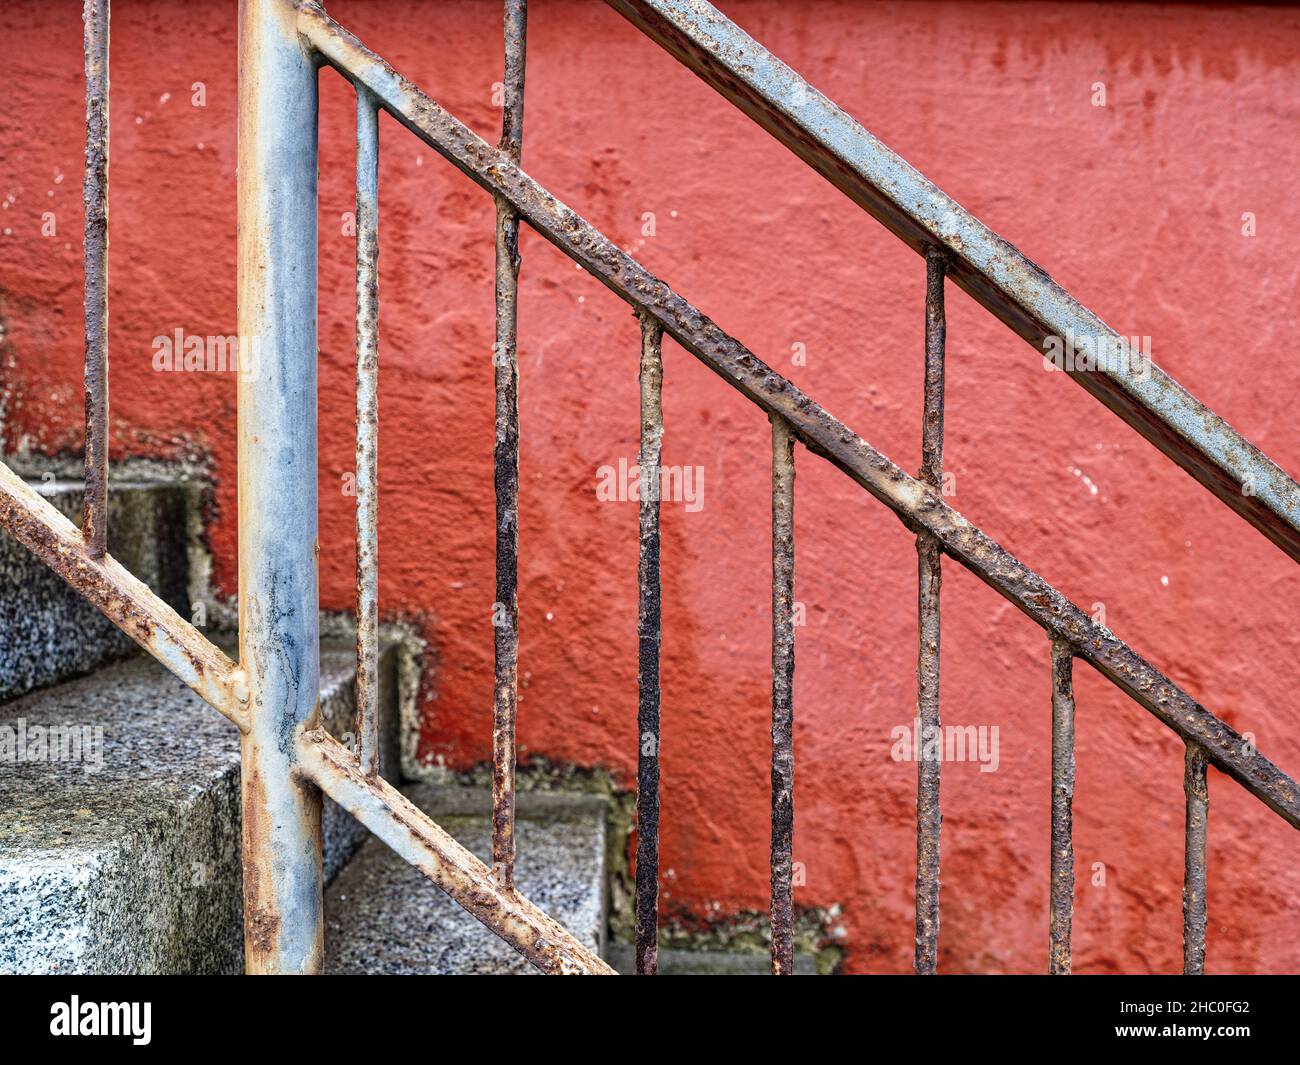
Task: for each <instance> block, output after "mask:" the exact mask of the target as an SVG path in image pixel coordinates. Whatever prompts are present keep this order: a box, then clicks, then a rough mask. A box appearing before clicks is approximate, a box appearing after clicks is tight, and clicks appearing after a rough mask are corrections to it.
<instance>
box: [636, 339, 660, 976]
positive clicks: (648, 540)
mask: <svg viewBox="0 0 1300 1065" xmlns="http://www.w3.org/2000/svg"><path fill="white" fill-rule="evenodd" d="M638 317H639V320H640V322H641V360H640V368H639V371H638V379H639V385H640V392H641V446H640V452H639V454H638V455H637V466H638V468H639V470H640V474H641V490H640V496H639V498H640V513H639V515H638V537H637V539H638V548H637V609H636V634H637V671H636V681H637V712H636V731H637V762H636V971H637V973H638V974H639V975H641V976H654V975H655V974H656V973H657V972H658V971H659V758H660V751H661V747H662V733H661V730H660V720H659V701H660V693H659V648H660V632H661V624H662V600H661V597H660V586H659V502H660V501H659V460H660V456H661V454H662V452H663V437H664V411H663V380H664V361H663V348H662V345H663V329H662V328H661V327H660V325H659V323H658V322H656V321H655V320H654V319H652V318H649V317H647V316H645V315H639V316H638Z"/></svg>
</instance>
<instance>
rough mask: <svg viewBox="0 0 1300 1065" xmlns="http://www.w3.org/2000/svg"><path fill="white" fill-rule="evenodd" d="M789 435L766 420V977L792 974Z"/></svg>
mask: <svg viewBox="0 0 1300 1065" xmlns="http://www.w3.org/2000/svg"><path fill="white" fill-rule="evenodd" d="M793 847H794V434H793V432H792V431H791V427H790V426H789V424H788V423H787V422H786V421H785V419H784V418H780V417H775V416H774V417H773V418H772V975H773V976H791V975H793V973H794V889H793V883H792V880H793V874H794V854H793Z"/></svg>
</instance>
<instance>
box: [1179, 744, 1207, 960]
mask: <svg viewBox="0 0 1300 1065" xmlns="http://www.w3.org/2000/svg"><path fill="white" fill-rule="evenodd" d="M1184 762H1185V764H1184V770H1183V792H1184V794H1185V795H1186V798H1187V832H1186V842H1185V850H1184V854H1183V859H1184V860H1183V973H1184V975H1186V976H1203V975H1204V974H1205V929H1206V923H1207V917H1206V897H1205V880H1206V848H1207V846H1208V843H1209V820H1210V786H1209V781H1208V779H1207V772H1206V766H1207V764H1208V763H1207V761H1206V757H1205V751H1204V750H1202V749H1201V748H1200V747H1198V746H1197V745H1196V744H1194V743H1189V744H1188V745H1187V751H1186V756H1185V760H1184Z"/></svg>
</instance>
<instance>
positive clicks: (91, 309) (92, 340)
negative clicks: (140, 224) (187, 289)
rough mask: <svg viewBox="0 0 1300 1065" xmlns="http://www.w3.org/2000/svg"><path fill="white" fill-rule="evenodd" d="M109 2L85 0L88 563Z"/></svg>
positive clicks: (93, 521)
mask: <svg viewBox="0 0 1300 1065" xmlns="http://www.w3.org/2000/svg"><path fill="white" fill-rule="evenodd" d="M108 2H109V0H85V6H84V9H83V14H82V20H83V22H84V23H85V33H84V36H85V51H86V176H85V181H84V183H83V186H82V202H83V204H84V207H85V214H86V228H85V245H84V258H85V275H86V280H85V286H86V297H85V304H86V305H85V315H86V363H85V390H86V455H85V478H86V485H85V497H84V501H83V511H82V523H81V529H82V538H83V539H84V540H85V544H86V550H87V552H88V553H89V555H90V557H91V558H92V559H102V558H103V557H104V555H105V553H106V552H107V550H108V21H109V19H108Z"/></svg>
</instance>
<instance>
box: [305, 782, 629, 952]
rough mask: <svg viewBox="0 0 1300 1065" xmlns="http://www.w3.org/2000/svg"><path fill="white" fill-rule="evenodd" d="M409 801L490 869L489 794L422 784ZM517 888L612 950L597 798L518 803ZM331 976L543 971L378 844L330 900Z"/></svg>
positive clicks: (343, 877)
mask: <svg viewBox="0 0 1300 1065" xmlns="http://www.w3.org/2000/svg"><path fill="white" fill-rule="evenodd" d="M405 790H406V794H407V796H408V797H409V798H410V799H411V801H412V802H414V803H415V804H416V805H417V806H419V807H420V809H422V810H424V811H425V813H427V814H428V815H429V816H430V817H432V818H433V819H434V820H435V821H436V822H437V823H438V824H439V825H441V826H442V827H443V828H444V829H446V831H447V832H449V833H450V834H451V835H452V837H453V838H455V839H456V840H457V841H458V842H460V843H461V844H463V845H464V846H465V847H468V848H469V849H470V850H471V851H473V852H474V853H475V854H476V855H478V856H479V857H480V858H482V859H483V860H484V861H488V862H490V861H491V851H492V843H491V839H492V831H491V817H490V811H491V799H490V796H489V795H488V794H487V793H486V792H483V791H477V790H472V789H465V788H448V787H438V786H434V785H430V784H414V785H411V786H410V787H409V788H407V789H405ZM517 817H518V820H517V823H516V830H515V831H516V840H517V844H516V845H517V847H518V855H519V857H518V862H517V866H516V870H515V882H516V884H517V886H518V888H519V890H520V892H522V894H523V895H525V896H526V897H527V898H529V899H531V900H532V901H533V902H535V903H536V904H537V905H538V906H540V907H541V908H542V909H543V910H545V911H546V912H547V913H548V914H550V915H551V916H552V917H554V918H555V919H556V920H557V921H559V922H560V923H561V924H562V925H564V927H566V928H567V929H569V931H570V932H572V933H573V934H574V935H576V936H577V937H578V939H580V940H581V941H582V942H583V943H585V944H586V945H587V946H588V947H591V948H592V949H594V950H597V951H603V948H604V945H605V924H606V916H605V839H606V837H605V819H606V806H605V803H604V801H603V800H601V799H599V798H597V797H595V796H584V795H570V794H558V793H537V792H523V793H520V794H519V796H518V808H517ZM325 971H326V972H328V973H335V974H344V973H346V974H363V973H376V974H377V973H383V974H391V975H416V974H471V973H472V974H489V973H501V974H522V973H535V972H536V970H535V969H534V968H533V967H532V966H531V965H530V964H529V963H528V962H527V961H525V960H524V958H523V957H522V956H521V955H520V954H518V953H517V952H516V951H515V950H514V949H513V948H512V947H510V946H508V945H507V944H505V943H504V942H502V941H501V940H500V939H498V938H497V937H496V936H495V935H493V934H492V933H491V932H489V931H488V930H487V929H486V928H484V927H483V925H481V924H479V922H478V921H476V920H475V919H474V918H473V917H471V916H470V915H469V914H468V913H466V912H465V911H464V910H462V909H461V908H460V907H459V906H457V905H456V904H455V903H454V902H452V901H451V899H450V898H448V897H447V896H446V895H444V894H443V893H442V892H441V891H439V890H438V889H437V888H436V887H434V886H433V885H432V884H431V883H430V882H429V881H428V880H427V879H426V878H425V877H424V876H423V875H422V874H421V873H420V872H419V871H418V870H416V869H414V868H412V867H411V866H410V865H408V864H407V863H406V862H405V861H403V860H402V859H401V858H399V857H398V856H397V855H396V854H394V853H393V852H392V851H391V850H389V849H388V847H386V846H385V845H384V844H383V843H382V842H380V841H379V840H377V839H374V838H371V839H370V840H369V841H368V842H367V843H366V844H365V846H363V847H362V848H361V850H360V851H359V852H358V853H357V855H356V857H354V858H353V859H352V861H351V862H350V863H349V864H348V865H347V867H346V868H344V869H343V871H342V872H340V873H339V875H338V876H337V877H336V878H335V880H334V882H333V884H331V885H330V887H329V889H328V890H327V891H326V893H325Z"/></svg>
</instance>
